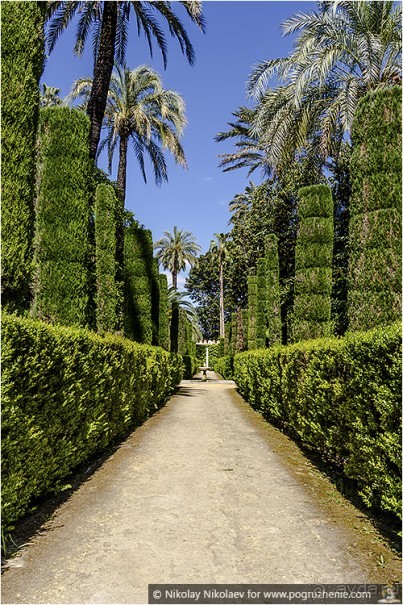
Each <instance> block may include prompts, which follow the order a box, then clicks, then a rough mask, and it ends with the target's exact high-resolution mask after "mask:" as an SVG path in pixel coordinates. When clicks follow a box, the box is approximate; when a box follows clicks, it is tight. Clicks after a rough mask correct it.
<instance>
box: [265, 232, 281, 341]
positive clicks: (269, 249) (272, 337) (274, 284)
mask: <svg viewBox="0 0 403 605" xmlns="http://www.w3.org/2000/svg"><path fill="white" fill-rule="evenodd" d="M266 262H267V273H266V296H267V304H266V313H267V315H266V323H267V332H266V338H267V340H266V342H267V346H269V347H271V346H273V345H275V344H278V343H281V304H280V269H279V261H278V238H277V236H276V235H274V234H270V235H268V236H267V239H266Z"/></svg>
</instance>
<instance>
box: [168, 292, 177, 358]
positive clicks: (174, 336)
mask: <svg viewBox="0 0 403 605" xmlns="http://www.w3.org/2000/svg"><path fill="white" fill-rule="evenodd" d="M169 335H170V341H171V351H172V353H178V350H179V303H178V302H177V301H174V302H173V303H172V312H171V325H170V333H169Z"/></svg>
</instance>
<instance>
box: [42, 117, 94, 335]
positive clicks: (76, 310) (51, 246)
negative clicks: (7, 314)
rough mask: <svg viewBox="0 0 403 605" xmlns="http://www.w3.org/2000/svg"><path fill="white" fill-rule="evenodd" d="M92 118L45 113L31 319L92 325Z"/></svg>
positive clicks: (43, 118)
mask: <svg viewBox="0 0 403 605" xmlns="http://www.w3.org/2000/svg"><path fill="white" fill-rule="evenodd" d="M88 132H89V119H88V118H87V116H86V115H85V114H84V113H83V112H81V111H78V110H76V109H68V108H67V107H61V108H59V107H51V108H48V109H43V110H41V115H40V127H39V153H38V163H39V169H38V186H37V213H36V224H35V245H34V248H35V256H34V261H35V276H34V301H33V307H32V315H33V316H34V317H36V318H38V319H42V320H45V321H50V322H52V323H60V324H65V325H77V326H88V325H89V323H90V322H91V318H90V317H89V308H90V302H91V301H90V264H89V263H90V259H89V221H90V210H91V205H92V201H93V195H94V190H93V187H94V181H93V169H92V163H91V161H90V160H89V155H88Z"/></svg>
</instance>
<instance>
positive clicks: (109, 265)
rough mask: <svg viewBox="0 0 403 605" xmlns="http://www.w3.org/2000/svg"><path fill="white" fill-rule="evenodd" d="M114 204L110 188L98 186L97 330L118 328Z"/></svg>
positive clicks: (96, 242)
mask: <svg viewBox="0 0 403 605" xmlns="http://www.w3.org/2000/svg"><path fill="white" fill-rule="evenodd" d="M116 205H117V199H116V195H115V191H114V189H113V187H112V186H111V185H104V184H100V185H98V187H97V189H96V193H95V250H96V283H97V294H96V317H97V330H98V332H100V333H103V332H115V331H116V330H117V328H118V319H117V309H118V294H119V292H118V287H117V284H116Z"/></svg>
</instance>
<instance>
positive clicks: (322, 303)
mask: <svg viewBox="0 0 403 605" xmlns="http://www.w3.org/2000/svg"><path fill="white" fill-rule="evenodd" d="M299 195H300V204H299V208H298V212H299V217H300V226H299V230H298V236H297V245H296V251H295V281H294V289H295V298H294V310H293V315H294V317H293V339H294V341H296V342H297V341H299V340H308V339H310V338H321V337H325V336H331V335H332V333H333V324H332V322H331V320H330V319H331V292H332V260H333V201H332V194H331V191H330V189H329V187H327V186H326V185H313V186H311V187H303V188H302V189H300V192H299Z"/></svg>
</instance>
